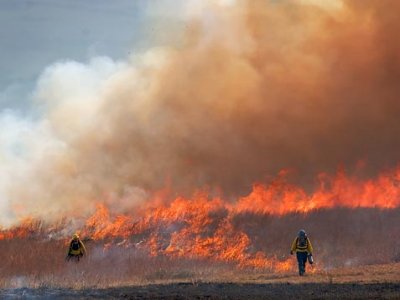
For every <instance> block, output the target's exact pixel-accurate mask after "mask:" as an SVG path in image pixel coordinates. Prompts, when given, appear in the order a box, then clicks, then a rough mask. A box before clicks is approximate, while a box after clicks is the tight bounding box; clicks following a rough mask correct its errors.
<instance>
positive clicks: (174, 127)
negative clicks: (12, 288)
mask: <svg viewBox="0 0 400 300" xmlns="http://www.w3.org/2000/svg"><path fill="white" fill-rule="evenodd" d="M314 2H315V1H294V0H293V1H272V0H271V1H264V0H263V1H261V0H238V1H211V0H210V1H201V4H199V2H193V3H196V5H193V3H191V4H190V5H188V13H187V14H188V16H187V18H186V30H185V35H184V40H183V41H182V43H181V44H180V45H178V46H171V47H164V48H157V49H150V50H148V51H146V52H145V53H143V54H136V55H132V56H131V57H129V58H127V60H126V61H123V62H114V61H112V60H110V59H108V58H94V59H92V60H91V61H90V62H89V63H88V64H81V63H76V62H69V61H66V62H60V63H57V64H55V65H52V66H50V67H49V68H47V70H46V71H45V72H44V73H43V75H42V76H41V78H40V80H39V82H38V86H37V91H36V95H37V101H38V105H39V106H40V107H42V108H43V115H42V117H41V118H40V119H39V120H21V119H19V118H17V117H15V116H13V115H11V114H9V113H7V112H5V113H3V115H2V118H1V135H0V145H1V151H2V153H1V155H2V156H1V158H0V159H1V170H0V171H1V172H0V179H1V180H0V197H1V211H2V215H4V219H2V221H1V222H2V223H4V224H7V223H9V222H11V221H13V220H16V219H18V218H19V217H23V216H27V215H34V216H35V215H41V216H48V215H50V214H51V215H52V216H56V215H58V212H61V213H65V212H69V211H75V212H76V211H77V210H78V209H79V210H81V211H88V210H91V209H92V208H93V206H92V204H93V203H94V202H95V201H98V200H104V199H108V201H114V200H115V199H116V200H115V202H114V203H116V206H117V207H119V208H121V209H124V208H125V207H127V205H131V204H132V203H140V201H142V200H143V199H145V198H146V197H147V196H146V193H147V191H155V190H158V189H161V188H163V187H165V186H168V187H170V188H171V190H173V191H174V192H176V193H185V192H186V193H187V192H192V191H193V190H195V189H196V188H202V187H204V186H208V187H220V188H222V190H223V191H225V193H228V194H233V195H235V194H243V193H247V192H248V191H249V189H250V187H251V184H252V183H254V182H255V181H263V180H265V178H266V177H268V176H273V175H274V174H276V173H277V172H278V171H279V170H281V169H282V168H288V167H289V168H294V169H296V170H298V173H299V174H301V175H302V176H303V177H304V178H303V182H305V183H307V184H312V183H313V179H312V178H314V176H315V174H316V173H317V172H320V171H328V172H331V171H333V170H335V168H336V167H337V166H338V164H341V163H343V164H344V165H346V166H352V165H355V164H356V163H357V162H358V161H360V160H364V161H366V162H367V166H366V167H365V169H364V173H365V174H366V175H373V174H375V173H377V172H378V171H379V170H381V169H382V168H387V167H392V166H394V165H395V164H396V163H397V162H398V160H399V155H398V153H399V150H400V140H399V136H400V119H399V115H400V102H399V101H398V97H399V95H400V85H399V84H398V78H399V75H400V37H399V35H398V32H399V30H400V21H399V19H398V17H397V12H398V11H399V9H400V3H399V2H397V1H378V0H363V1H357V0H354V1H343V2H341V1H339V0H338V1H333V0H332V1H326V3H330V5H328V4H327V5H324V6H323V7H321V6H318V5H315V4H313V3H314ZM165 34H166V35H168V32H166V33H165ZM113 199H114V200H113ZM6 216H7V218H6Z"/></svg>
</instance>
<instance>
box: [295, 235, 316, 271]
mask: <svg viewBox="0 0 400 300" xmlns="http://www.w3.org/2000/svg"><path fill="white" fill-rule="evenodd" d="M295 252H296V256H297V262H298V264H299V275H300V276H303V275H304V273H305V272H306V262H307V258H308V262H309V263H310V264H312V263H313V257H312V253H313V247H312V245H311V242H310V239H309V238H308V237H307V234H306V232H305V230H304V229H302V230H300V231H299V234H298V235H297V237H296V238H295V239H294V241H293V243H292V247H291V249H290V254H293V253H295Z"/></svg>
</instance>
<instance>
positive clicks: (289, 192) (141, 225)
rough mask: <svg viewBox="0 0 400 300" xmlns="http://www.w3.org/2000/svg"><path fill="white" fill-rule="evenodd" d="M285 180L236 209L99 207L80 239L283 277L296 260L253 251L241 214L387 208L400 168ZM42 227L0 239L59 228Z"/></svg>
mask: <svg viewBox="0 0 400 300" xmlns="http://www.w3.org/2000/svg"><path fill="white" fill-rule="evenodd" d="M286 175H287V172H281V173H280V174H279V176H278V177H277V178H276V179H275V180H273V181H272V182H271V183H270V184H268V185H264V184H255V185H254V186H253V189H252V191H251V193H250V194H249V195H247V196H245V197H242V198H239V199H238V200H237V201H236V202H232V201H227V200H224V199H223V198H222V197H211V196H210V195H208V194H207V193H205V192H200V193H199V192H198V193H196V194H195V195H194V196H193V197H191V198H185V197H177V198H176V199H174V200H172V201H170V202H168V201H166V200H164V201H160V198H159V197H158V196H157V197H155V198H154V200H153V201H151V200H150V201H148V203H147V204H146V205H145V206H144V207H143V208H141V209H137V210H136V211H133V212H130V213H126V214H119V215H114V214H113V213H111V212H110V210H109V208H108V207H107V206H105V205H104V204H102V203H101V202H99V204H98V205H97V208H96V211H95V212H94V213H93V214H92V215H91V216H90V217H89V218H87V219H86V221H85V225H84V226H83V228H82V230H81V235H82V236H85V237H87V238H90V239H93V240H96V241H103V242H104V245H105V246H104V250H105V251H107V249H109V248H110V247H111V246H112V245H117V246H120V247H125V248H129V247H130V245H133V243H135V244H134V245H140V247H143V248H145V249H147V250H148V253H149V255H151V256H159V255H165V256H169V257H173V258H177V259H179V258H190V259H204V260H212V261H215V262H223V263H232V264H235V265H237V266H238V267H240V268H257V269H270V270H274V271H276V272H287V271H289V270H293V269H294V268H295V267H296V266H295V261H294V259H291V258H287V257H280V258H278V257H277V256H274V255H269V254H268V253H264V252H261V251H257V250H255V249H253V241H252V237H251V236H249V234H247V233H246V232H244V231H243V230H241V229H240V228H238V226H237V225H235V222H234V220H235V217H236V216H238V215H240V214H242V213H244V212H250V213H257V214H272V215H284V214H288V213H309V212H311V211H313V210H317V209H321V208H325V209H329V208H333V207H347V208H357V207H375V208H381V209H391V208H396V207H399V206H400V188H399V182H400V181H399V179H400V168H397V169H394V170H391V171H386V172H383V173H381V174H380V175H379V176H377V177H376V178H374V179H369V180H366V181H362V180H359V179H357V178H356V177H353V176H348V175H346V173H345V172H344V170H342V169H340V170H339V171H338V172H337V174H336V175H335V176H329V175H328V174H325V173H322V174H320V175H319V176H318V179H319V185H318V188H317V189H316V191H315V192H314V193H311V194H307V193H306V191H305V190H304V189H303V188H301V187H299V186H295V185H292V184H290V183H288V182H287V180H286V177H287V176H286ZM61 225H62V223H60V225H59V227H60V226H61ZM46 228H47V229H46ZM46 228H44V227H43V226H42V223H41V222H38V221H35V220H33V219H26V220H24V221H22V222H21V224H20V225H18V226H16V227H13V228H10V229H7V230H1V231H0V239H13V238H26V237H29V236H32V235H35V234H36V235H38V234H39V233H43V232H47V233H49V232H50V231H57V226H56V227H50V226H48V227H46ZM265 238H267V237H265ZM289 242H290V241H288V243H289ZM319 267H321V266H319ZM316 269H317V268H315V267H314V269H313V271H312V272H315V270H316Z"/></svg>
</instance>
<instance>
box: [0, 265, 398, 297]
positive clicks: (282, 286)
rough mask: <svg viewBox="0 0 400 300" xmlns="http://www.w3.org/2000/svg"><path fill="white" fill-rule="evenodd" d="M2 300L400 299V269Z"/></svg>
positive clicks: (64, 291) (36, 292) (11, 293)
mask: <svg viewBox="0 0 400 300" xmlns="http://www.w3.org/2000/svg"><path fill="white" fill-rule="evenodd" d="M0 297H1V298H2V299H7V298H10V299H11V298H25V297H26V298H38V299H39V298H40V299H43V298H45V299H46V298H47V299H53V298H57V299H71V298H85V299H400V264H399V263H394V264H385V265H371V266H361V267H347V268H341V269H334V270H330V271H324V272H315V273H313V274H309V275H307V276H305V277H298V276H295V275H293V274H254V275H251V274H242V275H240V274H239V275H238V276H236V277H234V276H232V275H231V276H230V278H221V279H220V280H213V281H210V282H205V281H193V280H192V281H190V280H179V281H171V280H169V281H165V282H162V281H160V282H157V283H155V284H132V285H127V286H115V287H107V288H83V289H68V288H49V287H40V288H16V289H3V290H1V291H0Z"/></svg>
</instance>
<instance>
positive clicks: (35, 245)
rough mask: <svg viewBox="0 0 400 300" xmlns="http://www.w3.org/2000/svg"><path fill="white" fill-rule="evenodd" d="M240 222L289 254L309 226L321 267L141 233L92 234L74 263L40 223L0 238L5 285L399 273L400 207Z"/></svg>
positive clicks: (372, 278) (385, 278)
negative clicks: (172, 248) (172, 252)
mask: <svg viewBox="0 0 400 300" xmlns="http://www.w3.org/2000/svg"><path fill="white" fill-rule="evenodd" d="M233 223H234V224H233V225H234V227H236V228H237V229H238V230H241V231H243V232H246V234H247V235H248V236H249V238H250V239H251V247H249V249H248V252H249V253H255V252H257V251H262V252H264V253H266V255H267V256H271V257H276V258H277V259H282V260H284V259H286V258H287V257H289V254H288V252H289V245H290V242H291V240H292V238H293V235H294V234H295V233H296V231H297V229H298V228H299V227H305V228H306V229H307V230H308V231H309V233H310V236H311V239H312V241H313V244H314V248H315V253H314V254H315V260H316V267H317V270H316V271H315V272H314V273H312V274H311V273H310V274H309V275H308V276H306V277H304V278H299V277H297V276H296V275H295V274H296V272H295V271H290V272H287V273H273V272H272V271H270V270H259V269H258V270H257V269H250V268H248V269H241V268H238V267H237V266H236V265H235V264H233V263H220V262H218V263H217V262H215V261H210V260H204V259H203V260H202V259H182V258H179V259H173V258H169V257H166V256H158V257H152V256H150V255H149V253H148V252H147V250H146V248H144V247H143V248H135V247H133V246H132V245H134V244H135V243H134V242H135V240H132V243H127V245H128V246H129V245H130V246H129V247H126V245H121V246H117V245H113V246H111V247H108V248H107V249H106V250H105V249H104V243H105V242H107V241H100V242H93V241H87V243H86V246H87V248H88V253H89V255H88V256H87V257H85V258H84V259H83V260H82V261H81V262H80V263H79V264H76V263H74V262H69V263H67V262H65V260H64V258H65V254H66V248H67V245H66V243H65V241H63V240H57V239H49V238H48V235H46V232H45V231H43V233H41V234H38V233H37V231H35V233H36V235H33V236H32V237H27V238H13V239H5V240H0V260H1V262H2V263H1V265H0V287H1V288H7V287H11V288H15V287H67V288H79V289H82V288H90V287H110V286H121V285H132V284H134V285H144V284H150V283H167V282H192V283H196V282H222V281H224V282H249V283H259V282H262V283H275V282H278V283H279V282H291V283H307V282H324V283H344V282H399V281H400V278H399V277H400V276H399V269H400V265H399V263H398V262H399V261H400V231H399V230H398V228H400V227H399V226H400V209H395V210H388V211H380V210H373V209H359V210H341V209H337V210H330V211H317V212H314V213H312V214H308V215H301V214H292V215H287V216H283V217H277V216H266V215H255V214H251V215H249V214H243V215H238V216H237V217H236V218H235V219H234V220H233ZM132 238H133V239H135V237H132ZM141 238H143V239H146V237H141ZM166 242H168V240H167V239H166ZM166 245H168V243H166ZM292 259H293V260H294V259H295V258H292Z"/></svg>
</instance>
